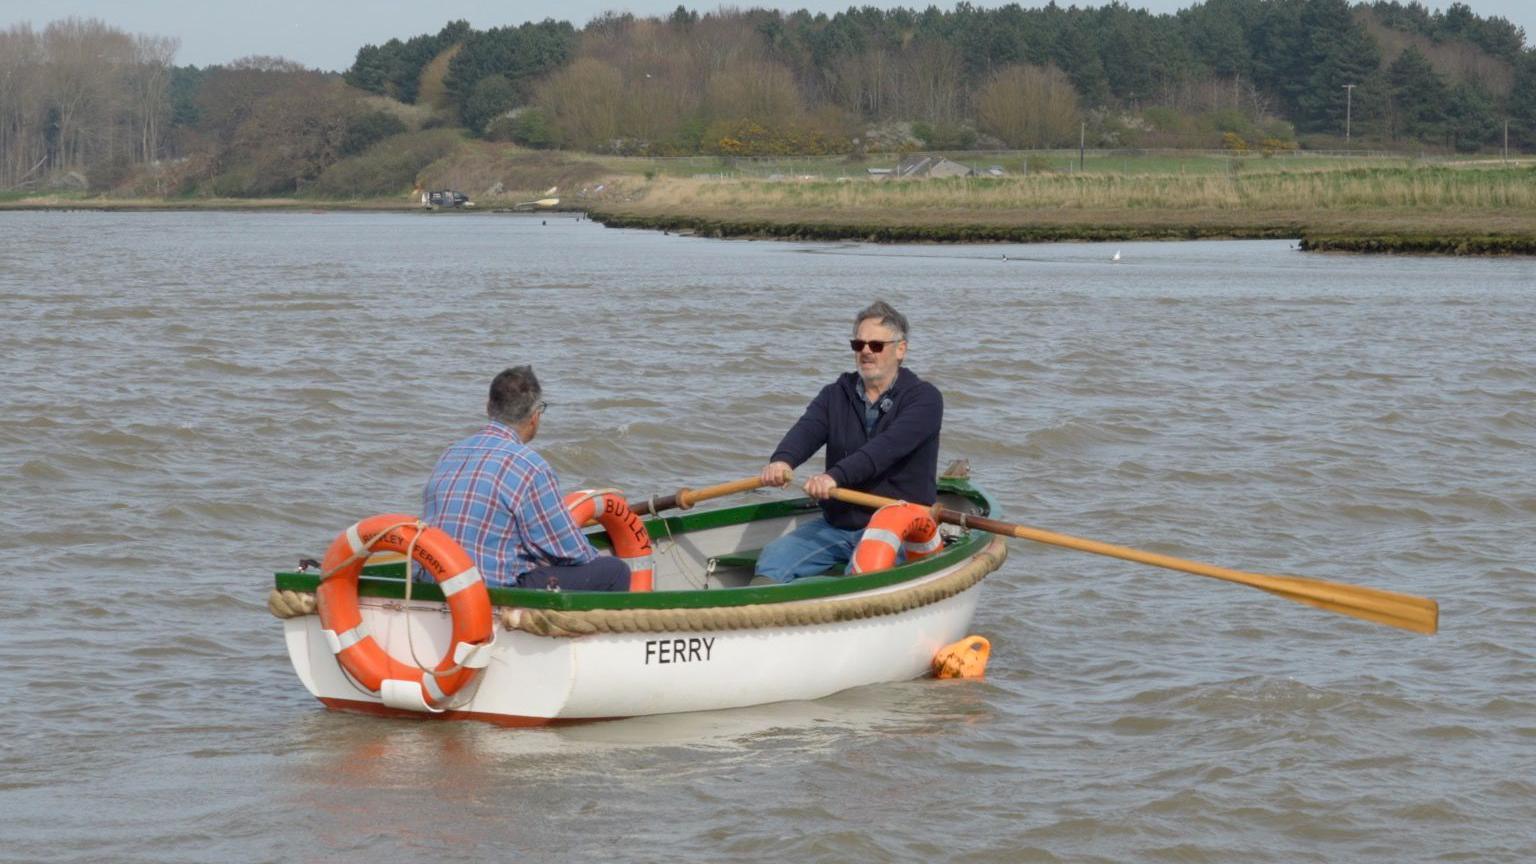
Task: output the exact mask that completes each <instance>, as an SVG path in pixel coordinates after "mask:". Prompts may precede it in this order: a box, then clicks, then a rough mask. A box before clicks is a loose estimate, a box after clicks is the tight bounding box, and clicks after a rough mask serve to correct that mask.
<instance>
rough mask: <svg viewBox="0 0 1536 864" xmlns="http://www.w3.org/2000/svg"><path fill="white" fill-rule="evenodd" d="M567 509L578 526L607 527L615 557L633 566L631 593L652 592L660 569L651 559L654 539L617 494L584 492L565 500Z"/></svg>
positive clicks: (568, 496)
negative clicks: (652, 539)
mask: <svg viewBox="0 0 1536 864" xmlns="http://www.w3.org/2000/svg"><path fill="white" fill-rule="evenodd" d="M565 508H566V509H567V510H569V511H571V519H572V520H574V521H575V522H576V524H577V525H589V524H591V523H592V522H596V523H597V524H599V525H601V526H603V530H604V531H606V532H607V533H608V542H610V543H612V544H613V557H615V558H617V559H619V560H620V561H623V562H624V563H625V564H628V565H629V590H630V591H631V592H634V591H650V590H652V589H653V588H654V587H655V585H654V583H655V573H656V566H655V563H654V562H653V561H652V558H651V535H650V532H648V531H646V530H645V523H644V522H642V521H640V517H639V516H636V515H635V512H634V511H633V510H631V509H629V503H628V502H626V501H625V500H624V499H623V498H622V497H620V496H619V495H617V494H615V493H613V492H598V491H596V490H593V489H582V490H581V491H579V492H572V493H571V494H569V495H567V496H565Z"/></svg>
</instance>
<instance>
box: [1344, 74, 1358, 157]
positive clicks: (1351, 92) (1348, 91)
mask: <svg viewBox="0 0 1536 864" xmlns="http://www.w3.org/2000/svg"><path fill="white" fill-rule="evenodd" d="M1354 104H1355V85H1353V84H1345V85H1344V146H1345V147H1346V148H1347V147H1348V146H1349V120H1350V114H1351V113H1352V112H1351V111H1350V109H1351V108H1353V107H1354Z"/></svg>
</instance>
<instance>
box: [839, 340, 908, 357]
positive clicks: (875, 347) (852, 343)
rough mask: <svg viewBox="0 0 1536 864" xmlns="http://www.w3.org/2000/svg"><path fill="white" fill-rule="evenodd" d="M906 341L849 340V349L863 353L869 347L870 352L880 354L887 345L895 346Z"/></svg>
mask: <svg viewBox="0 0 1536 864" xmlns="http://www.w3.org/2000/svg"><path fill="white" fill-rule="evenodd" d="M905 341H907V340H905V339H849V340H848V347H849V348H852V349H853V350H854V351H863V350H864V346H865V345H868V346H869V350H870V351H871V352H872V353H875V354H879V353H880V352H881V351H884V350H885V346H887V345H895V344H896V343H897V342H905Z"/></svg>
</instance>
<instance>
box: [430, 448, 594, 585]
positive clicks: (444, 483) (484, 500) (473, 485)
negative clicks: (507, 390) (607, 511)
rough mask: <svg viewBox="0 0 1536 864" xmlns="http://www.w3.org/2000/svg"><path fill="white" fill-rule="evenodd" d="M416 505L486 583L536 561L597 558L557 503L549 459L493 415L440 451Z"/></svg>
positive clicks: (509, 581)
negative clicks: (461, 550) (464, 554)
mask: <svg viewBox="0 0 1536 864" xmlns="http://www.w3.org/2000/svg"><path fill="white" fill-rule="evenodd" d="M421 511H422V518H423V519H424V520H425V521H426V522H427V524H429V525H435V526H437V527H438V528H441V529H443V530H444V531H446V532H447V533H448V536H450V537H452V538H453V539H454V540H456V541H457V542H458V544H459V545H460V546H462V547H464V551H465V552H468V553H469V556H470V557H471V558H473V559H474V561H475V564H476V565H477V566H479V568H480V574H481V575H482V576H484V577H485V580H486V582H487V583H489V584H491V585H516V584H517V577H518V576H521V575H522V574H524V573H527V572H528V571H529V570H532V569H534V568H535V567H542V566H544V565H547V564H559V565H568V564H586V563H588V562H590V561H592V560H593V559H595V558H597V550H596V549H594V548H592V544H591V543H588V542H587V539H586V538H585V537H583V536H582V533H581V529H580V528H579V527H578V526H577V525H576V524H575V523H574V522H573V521H571V515H570V513H569V512H567V511H566V509H565V505H564V504H562V503H561V501H560V487H559V486H558V485H557V484H556V482H555V472H554V470H553V469H551V468H550V467H549V463H548V462H545V461H544V457H542V456H540V455H539V454H537V453H535V452H534V451H533V449H532V448H531V447H529V446H528V445H526V444H524V443H523V442H522V440H521V439H519V438H518V437H517V432H515V431H514V430H513V429H512V428H511V427H509V426H506V425H504V424H502V423H497V422H495V421H492V422H490V423H488V424H486V426H485V428H483V429H481V430H480V431H479V432H476V433H475V434H474V435H471V436H469V437H468V438H465V439H464V440H463V441H460V442H459V443H457V444H455V445H453V446H452V447H449V448H448V449H447V450H446V451H444V453H443V455H442V457H441V458H439V459H438V460H437V467H435V468H433V469H432V476H431V477H430V478H428V480H427V487H426V489H425V490H424V491H423V492H422V494H421Z"/></svg>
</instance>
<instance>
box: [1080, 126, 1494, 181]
mask: <svg viewBox="0 0 1536 864" xmlns="http://www.w3.org/2000/svg"><path fill="white" fill-rule="evenodd" d="M1504 138H1505V139H1506V140H1508V138H1509V124H1508V123H1505V124H1504ZM1087 144H1088V121H1087V120H1079V121H1078V127H1077V173H1079V174H1081V173H1083V167H1084V164H1083V160H1084V159H1085V158H1086V156H1087V153H1088V150H1087Z"/></svg>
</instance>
